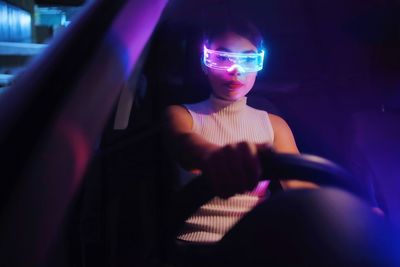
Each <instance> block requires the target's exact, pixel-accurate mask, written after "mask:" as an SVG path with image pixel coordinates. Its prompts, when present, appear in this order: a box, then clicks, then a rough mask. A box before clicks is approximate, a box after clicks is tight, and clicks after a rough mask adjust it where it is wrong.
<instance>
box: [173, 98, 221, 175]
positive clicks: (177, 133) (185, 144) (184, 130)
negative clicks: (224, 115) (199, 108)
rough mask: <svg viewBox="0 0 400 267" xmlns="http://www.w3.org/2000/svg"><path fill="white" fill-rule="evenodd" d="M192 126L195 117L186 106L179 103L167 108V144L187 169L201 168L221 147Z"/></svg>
mask: <svg viewBox="0 0 400 267" xmlns="http://www.w3.org/2000/svg"><path fill="white" fill-rule="evenodd" d="M192 127H193V119H192V116H191V115H190V113H189V111H187V110H186V108H184V107H183V106H178V105H173V106H169V107H168V108H167V110H166V131H165V136H166V139H167V145H168V146H169V149H170V151H171V152H172V154H173V156H174V157H175V158H176V159H177V160H178V161H179V163H180V164H181V165H182V167H183V168H185V169H186V170H194V169H201V166H202V165H203V162H204V161H205V159H206V158H207V157H208V155H209V154H211V153H212V152H213V151H215V150H217V149H218V148H219V146H217V145H214V144H212V143H210V142H207V141H206V140H204V139H203V138H202V137H201V136H200V135H198V134H196V133H194V132H193V131H192Z"/></svg>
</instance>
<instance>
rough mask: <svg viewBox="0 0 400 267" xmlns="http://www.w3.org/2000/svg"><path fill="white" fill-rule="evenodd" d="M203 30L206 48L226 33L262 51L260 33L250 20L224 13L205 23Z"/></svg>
mask: <svg viewBox="0 0 400 267" xmlns="http://www.w3.org/2000/svg"><path fill="white" fill-rule="evenodd" d="M203 28H204V29H203V43H204V44H205V45H206V46H207V47H209V45H210V44H211V43H212V42H213V41H214V40H215V39H217V38H219V37H221V36H223V35H224V34H226V33H228V32H233V33H236V34H238V35H240V36H243V37H245V38H246V39H248V40H249V41H250V42H251V43H252V44H253V45H254V46H255V47H256V48H257V50H258V51H261V50H263V49H264V39H263V37H262V35H261V32H260V31H259V30H258V28H257V27H256V26H255V25H254V24H253V23H252V22H251V21H250V20H248V19H246V18H244V17H239V16H234V15H232V14H231V13H225V14H222V15H221V16H218V17H215V18H213V19H210V20H209V21H207V22H206V23H205V24H204V27H203Z"/></svg>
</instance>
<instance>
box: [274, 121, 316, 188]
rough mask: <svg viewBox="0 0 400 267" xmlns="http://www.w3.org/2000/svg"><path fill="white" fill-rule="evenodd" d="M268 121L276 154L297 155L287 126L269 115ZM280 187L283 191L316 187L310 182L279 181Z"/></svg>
mask: <svg viewBox="0 0 400 267" xmlns="http://www.w3.org/2000/svg"><path fill="white" fill-rule="evenodd" d="M269 119H270V121H271V124H272V128H273V130H274V144H273V148H274V149H275V151H277V152H281V153H292V154H299V150H298V149H297V145H296V142H295V140H294V137H293V134H292V131H291V130H290V128H289V125H288V124H287V123H286V122H285V120H283V119H282V118H281V117H279V116H276V115H273V114H269ZM281 185H282V187H283V188H284V189H295V188H316V187H317V185H315V184H314V183H311V182H305V181H298V180H289V181H281Z"/></svg>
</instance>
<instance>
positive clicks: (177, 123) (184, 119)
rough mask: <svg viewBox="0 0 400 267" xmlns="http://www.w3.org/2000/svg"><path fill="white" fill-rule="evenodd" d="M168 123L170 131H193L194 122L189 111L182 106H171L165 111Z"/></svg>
mask: <svg viewBox="0 0 400 267" xmlns="http://www.w3.org/2000/svg"><path fill="white" fill-rule="evenodd" d="M165 116H166V122H167V125H169V126H170V127H169V128H170V129H171V130H172V129H173V130H175V131H185V130H189V129H192V125H193V120H192V116H191V115H190V113H189V111H188V110H187V109H186V107H184V106H182V105H171V106H168V107H167V108H166V111H165Z"/></svg>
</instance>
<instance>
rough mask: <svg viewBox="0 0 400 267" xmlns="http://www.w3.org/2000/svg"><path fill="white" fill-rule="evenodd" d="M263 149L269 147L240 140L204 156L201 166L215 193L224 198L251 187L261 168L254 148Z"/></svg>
mask: <svg viewBox="0 0 400 267" xmlns="http://www.w3.org/2000/svg"><path fill="white" fill-rule="evenodd" d="M266 148H267V149H270V148H269V146H268V145H256V144H253V143H249V142H240V143H236V144H229V145H226V146H224V147H222V148H219V149H216V150H214V151H211V152H210V153H209V154H208V155H206V156H205V158H204V160H203V162H202V166H201V169H202V172H203V174H204V175H205V177H206V178H207V179H209V181H210V184H211V187H212V189H213V190H214V192H215V193H216V195H217V196H220V197H222V198H228V197H230V196H232V195H234V194H237V193H243V192H245V191H249V190H252V189H253V188H254V187H255V186H256V185H257V183H258V181H259V179H260V176H261V171H262V169H261V164H260V161H259V159H258V151H259V150H260V149H266Z"/></svg>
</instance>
